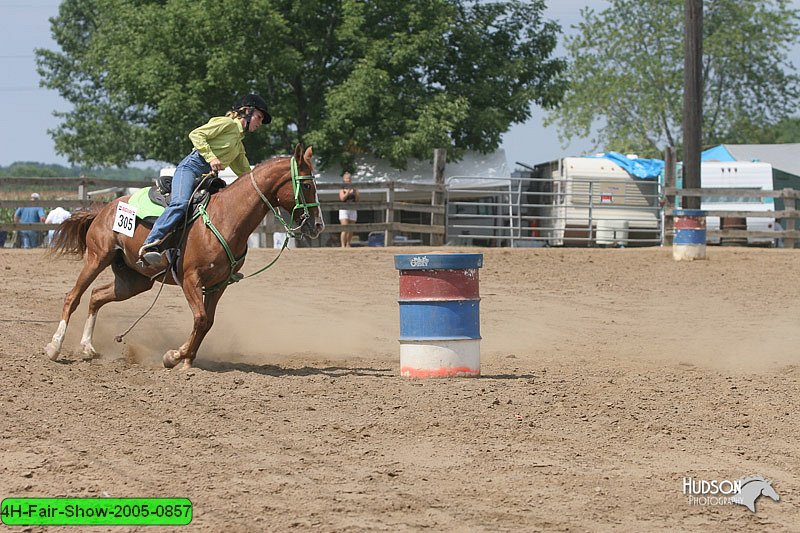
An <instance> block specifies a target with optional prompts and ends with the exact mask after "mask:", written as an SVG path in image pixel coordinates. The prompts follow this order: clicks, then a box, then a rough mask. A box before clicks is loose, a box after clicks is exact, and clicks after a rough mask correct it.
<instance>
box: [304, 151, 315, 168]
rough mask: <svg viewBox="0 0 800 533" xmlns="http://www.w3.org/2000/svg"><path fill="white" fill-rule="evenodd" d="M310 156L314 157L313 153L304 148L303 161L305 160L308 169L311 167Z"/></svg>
mask: <svg viewBox="0 0 800 533" xmlns="http://www.w3.org/2000/svg"><path fill="white" fill-rule="evenodd" d="M312 155H314V151H313V150H312V149H311V147H310V146H309V147H308V148H306V153H305V154H303V159H305V160H306V163H307V164H308V166H309V167H310V166H312V165H311V156H312Z"/></svg>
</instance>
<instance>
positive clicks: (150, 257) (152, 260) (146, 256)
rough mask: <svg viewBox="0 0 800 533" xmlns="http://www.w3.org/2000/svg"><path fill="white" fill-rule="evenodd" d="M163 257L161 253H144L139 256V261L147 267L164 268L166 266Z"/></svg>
mask: <svg viewBox="0 0 800 533" xmlns="http://www.w3.org/2000/svg"><path fill="white" fill-rule="evenodd" d="M165 255H166V254H164V253H163V252H156V251H151V252H145V253H143V254H142V256H141V261H142V262H143V263H144V264H146V265H148V266H157V267H165V266H167V258H166V257H165Z"/></svg>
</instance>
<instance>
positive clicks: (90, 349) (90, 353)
mask: <svg viewBox="0 0 800 533" xmlns="http://www.w3.org/2000/svg"><path fill="white" fill-rule="evenodd" d="M83 355H85V356H86V357H88V358H90V359H94V358H95V357H97V356H98V353H97V350H95V349H94V346H92V345H91V344H84V345H83Z"/></svg>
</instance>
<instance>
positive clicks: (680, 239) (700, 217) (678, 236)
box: [672, 209, 706, 261]
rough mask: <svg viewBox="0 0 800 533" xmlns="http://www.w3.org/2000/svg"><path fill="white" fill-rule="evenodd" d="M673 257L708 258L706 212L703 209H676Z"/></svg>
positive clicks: (688, 259) (684, 259)
mask: <svg viewBox="0 0 800 533" xmlns="http://www.w3.org/2000/svg"><path fill="white" fill-rule="evenodd" d="M673 216H674V217H675V237H674V238H673V239H672V258H673V259H675V261H693V260H695V259H705V258H706V212H705V211H703V210H701V209H676V210H675V211H674V212H673Z"/></svg>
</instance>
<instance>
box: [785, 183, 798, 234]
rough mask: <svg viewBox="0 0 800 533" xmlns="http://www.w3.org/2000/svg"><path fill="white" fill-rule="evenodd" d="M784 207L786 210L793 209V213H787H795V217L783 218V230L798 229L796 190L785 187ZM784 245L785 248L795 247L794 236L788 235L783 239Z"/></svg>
mask: <svg viewBox="0 0 800 533" xmlns="http://www.w3.org/2000/svg"><path fill="white" fill-rule="evenodd" d="M783 209H784V211H791V212H792V213H787V215H794V216H793V217H786V218H784V219H783V230H784V231H787V230H791V231H794V230H795V229H797V218H796V217H797V215H798V213H797V194H796V191H793V190H792V189H783ZM783 247H784V248H794V247H795V239H794V237H786V238H784V239H783Z"/></svg>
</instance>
